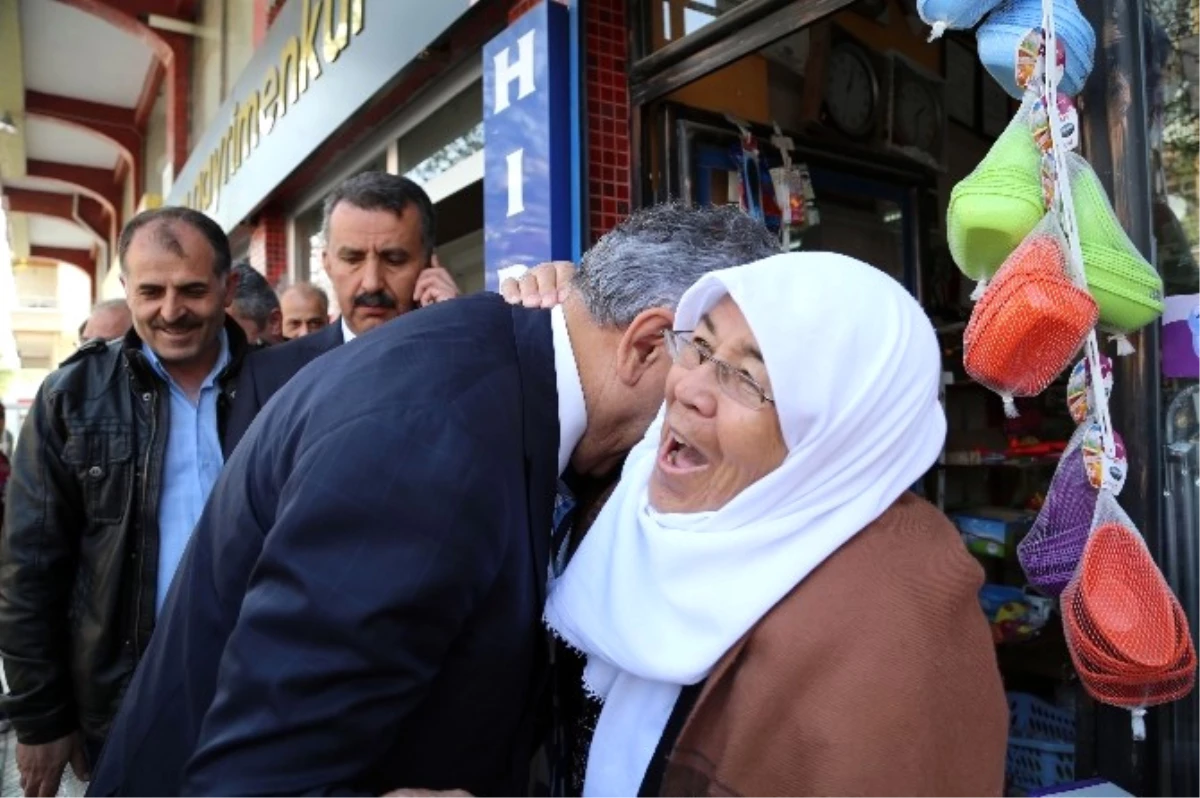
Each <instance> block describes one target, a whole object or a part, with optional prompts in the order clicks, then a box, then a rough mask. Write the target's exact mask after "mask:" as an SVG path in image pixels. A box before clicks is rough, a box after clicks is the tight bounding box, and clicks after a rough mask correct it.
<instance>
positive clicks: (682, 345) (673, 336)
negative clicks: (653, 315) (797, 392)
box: [662, 330, 775, 410]
mask: <svg viewBox="0 0 1200 798" xmlns="http://www.w3.org/2000/svg"><path fill="white" fill-rule="evenodd" d="M695 334H696V331H695V330H663V331H662V336H663V342H664V343H665V344H666V347H667V354H668V355H670V356H671V362H672V363H677V364H678V365H680V366H681V367H683V368H685V369H687V370H688V371H694V370H696V369H698V368H700V367H701V366H703V365H704V364H705V363H712V364H713V366H714V367H715V368H716V370H717V385H718V386H720V388H721V390H722V391H723V392H724V393H725V395H726V396H728V397H729V398H730V399H732V400H734V401H735V402H737V403H738V404H740V405H741V406H742V407H745V408H747V409H749V410H762V409H763V408H765V407H766V406H767V405H768V404H772V405H773V404H775V399H774V397H772V396H771V395H770V394H768V393H767V391H766V389H765V388H763V387H762V386H761V385H759V384H758V380H756V379H754V378H753V377H751V376H750V375H749V374H747V373H746V370H745V369H743V368H739V367H737V366H735V365H733V364H732V363H730V362H728V361H726V360H722V359H721V358H719V357H717V356H716V355H715V354H713V353H712V352H705V351H704V350H702V349H701V348H700V347H699V346H698V345H697V344H696V342H695V341H694V340H692V337H693V336H694V335H695ZM685 351H692V352H695V353H696V355H695V356H696V357H697V358H699V360H698V361H697V362H696V364H695V365H694V366H689V365H687V364H686V363H684V362H683V360H684V357H685V355H684V352H685ZM722 374H724V375H725V377H722V376H721V375H722ZM734 379H737V380H738V381H740V382H741V383H742V384H744V385H748V386H749V387H750V388H752V389H753V390H754V392H755V393H756V394H757V395H758V398H759V404H758V405H750V404H747V403H746V400H745V399H744V397H742V396H740V395H739V394H738V393H737V388H736V385H735V384H734V383H733V382H732V380H734Z"/></svg>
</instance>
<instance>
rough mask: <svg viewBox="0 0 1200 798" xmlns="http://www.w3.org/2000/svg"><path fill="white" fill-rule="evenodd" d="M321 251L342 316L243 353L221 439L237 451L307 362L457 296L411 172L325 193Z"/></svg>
mask: <svg viewBox="0 0 1200 798" xmlns="http://www.w3.org/2000/svg"><path fill="white" fill-rule="evenodd" d="M324 213H325V215H324V219H323V222H322V237H323V238H324V240H325V250H324V252H323V254H322V255H321V260H322V263H323V264H324V267H325V273H326V274H328V275H329V280H330V282H332V283H333V288H334V293H335V295H336V296H337V301H338V305H339V306H340V307H341V310H342V317H341V318H340V319H338V321H336V322H335V323H333V324H330V325H328V326H327V327H325V329H323V330H321V331H320V332H317V333H314V334H312V335H309V336H304V337H302V338H299V339H297V340H296V341H289V342H287V343H284V344H279V345H276V346H271V347H267V348H265V349H261V350H259V351H257V352H254V353H253V354H252V355H251V356H249V357H247V358H246V361H245V363H244V364H243V365H242V370H241V374H240V376H239V379H238V386H237V395H236V397H235V399H234V403H233V407H232V408H231V409H230V413H229V423H228V426H227V427H226V433H225V439H224V441H223V444H224V450H225V458H226V459H229V455H230V454H232V453H233V450H234V448H236V447H237V444H238V441H240V440H241V439H242V436H243V435H245V434H246V430H247V428H249V426H250V424H251V422H253V421H254V417H255V416H257V415H258V411H260V410H261V409H262V408H263V406H264V405H266V403H267V402H268V401H269V400H270V398H271V397H272V396H274V395H275V392H276V391H278V390H279V389H280V388H282V387H283V385H284V384H285V383H286V382H287V381H288V380H290V379H291V378H292V377H293V376H294V375H295V374H296V372H298V371H299V370H300V369H302V368H304V367H305V366H306V365H308V363H309V362H311V361H312V360H315V359H316V358H317V357H320V356H321V355H323V354H325V353H326V352H328V351H329V350H330V349H333V348H334V347H338V346H341V345H342V344H343V343H347V342H349V341H351V340H353V339H354V338H355V337H356V336H359V335H362V334H363V333H365V332H367V331H368V330H373V329H375V328H376V327H378V326H380V325H381V324H385V323H387V322H389V321H391V320H392V319H394V318H396V317H397V316H399V315H401V314H402V313H407V312H408V311H410V310H413V309H414V308H418V307H424V306H426V305H431V304H433V303H435V302H441V301H443V300H446V299H453V298H454V297H456V296H458V286H456V285H455V284H454V278H453V277H451V276H450V273H449V272H447V271H446V270H445V269H443V268H442V267H441V265H440V264H438V262H437V256H436V255H434V254H433V244H434V240H435V237H436V236H435V227H436V220H435V216H434V210H433V204H432V203H431V202H430V201H429V195H427V194H426V193H425V190H424V189H422V188H421V187H420V186H418V185H417V184H416V183H414V182H413V181H411V180H409V179H408V178H406V177H400V176H398V175H390V174H387V173H386V172H363V173H361V174H357V175H355V176H354V177H351V178H350V179H349V180H346V181H345V182H344V183H342V184H341V185H339V186H338V187H337V188H335V189H334V190H333V191H332V192H330V194H329V196H328V197H326V198H325V208H324Z"/></svg>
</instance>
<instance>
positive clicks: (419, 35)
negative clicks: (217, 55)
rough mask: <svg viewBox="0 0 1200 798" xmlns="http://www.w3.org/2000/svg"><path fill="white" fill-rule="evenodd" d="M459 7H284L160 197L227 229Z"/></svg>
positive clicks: (364, 2) (351, 1) (383, 1)
mask: <svg viewBox="0 0 1200 798" xmlns="http://www.w3.org/2000/svg"><path fill="white" fill-rule="evenodd" d="M468 7H469V2H468V0H438V2H436V3H433V2H431V3H409V2H396V1H395V0H289V2H287V3H285V4H284V5H283V8H282V10H281V11H280V12H279V15H278V16H277V17H276V18H275V20H274V22H273V23H272V24H271V28H270V31H268V34H267V38H266V40H265V41H264V42H263V44H262V46H260V47H259V48H257V49H256V50H255V52H254V56H253V58H251V60H250V63H249V64H248V65H247V66H246V68H245V69H244V70H243V71H242V76H241V78H239V80H238V82H237V85H236V86H235V87H234V90H233V91H232V92H231V94H230V97H229V99H228V100H227V101H226V102H225V104H224V105H223V106H222V107H221V110H220V111H219V112H218V113H217V115H216V118H215V119H214V121H213V123H212V124H211V125H210V126H209V128H208V130H207V131H205V133H204V135H203V136H202V137H201V138H200V141H198V142H197V143H196V146H195V147H194V149H193V150H192V154H191V156H190V157H189V158H188V162H187V164H186V165H185V166H184V167H183V170H182V171H181V172H180V174H179V176H178V177H177V178H176V180H175V182H174V185H173V186H172V189H171V193H170V195H169V196H168V197H167V204H171V205H187V206H189V207H192V208H195V209H197V210H201V211H204V212H205V213H207V214H208V215H210V216H212V217H213V218H214V219H216V220H217V221H218V222H220V224H221V226H222V227H224V228H225V229H226V230H229V229H232V228H233V227H234V226H236V225H237V224H238V223H239V222H240V221H242V220H243V219H244V218H245V217H246V216H247V215H249V214H250V213H251V212H253V211H254V210H255V208H257V207H258V205H259V204H260V203H261V202H262V201H263V200H264V199H265V198H266V197H267V196H268V195H269V194H270V192H271V191H272V190H274V188H275V187H276V186H278V185H279V184H280V183H281V182H283V180H284V179H285V178H287V176H288V175H289V174H291V173H292V172H293V171H294V170H295V169H296V168H297V167H298V166H300V165H301V164H302V163H303V162H304V161H305V159H306V158H308V157H309V156H310V155H311V154H312V153H313V152H314V151H315V150H316V149H317V148H318V147H319V146H320V145H321V144H322V143H324V142H325V140H326V139H328V138H329V136H330V135H332V134H333V133H334V132H335V131H336V130H337V129H338V128H339V127H341V126H342V125H343V124H345V123H346V121H347V120H349V119H350V117H351V116H352V115H353V114H354V113H355V112H356V111H357V110H358V109H359V108H361V107H362V106H363V105H364V104H365V103H366V102H367V101H368V100H370V99H371V98H372V97H373V96H374V95H375V94H377V93H378V92H380V91H381V90H382V89H384V88H385V87H386V86H387V85H388V83H390V82H391V81H392V80H393V79H394V78H395V77H396V76H397V75H398V74H399V73H400V72H401V70H403V69H404V67H406V66H408V65H409V64H410V63H411V62H412V61H413V59H414V58H416V57H417V56H418V55H419V54H420V53H421V52H422V51H424V50H425V49H426V48H427V47H428V46H429V45H430V44H432V43H433V41H434V40H435V39H437V38H438V37H439V36H440V35H442V33H444V32H445V31H446V29H447V28H449V27H450V25H451V24H453V22H454V21H455V20H456V19H457V18H458V17H459V16H460V15H461V14H462V13H463V12H465V11H466V10H467V8H468Z"/></svg>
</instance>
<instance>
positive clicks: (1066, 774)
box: [1004, 736, 1075, 794]
mask: <svg viewBox="0 0 1200 798" xmlns="http://www.w3.org/2000/svg"><path fill="white" fill-rule="evenodd" d="M1004 771H1005V775H1006V776H1007V777H1008V788H1009V792H1010V793H1012V792H1017V793H1019V794H1024V793H1028V792H1030V791H1032V790H1039V789H1042V788H1044V787H1053V786H1054V785H1056V784H1066V783H1068V782H1072V781H1074V780H1075V744H1074V743H1056V742H1050V741H1047V740H1031V739H1029V738H1026V737H1012V736H1010V737H1009V738H1008V756H1007V760H1006V764H1005V768H1004Z"/></svg>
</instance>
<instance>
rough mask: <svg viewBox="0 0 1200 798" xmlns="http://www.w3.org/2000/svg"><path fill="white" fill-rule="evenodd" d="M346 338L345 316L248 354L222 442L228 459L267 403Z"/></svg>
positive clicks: (243, 364)
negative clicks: (300, 336)
mask: <svg viewBox="0 0 1200 798" xmlns="http://www.w3.org/2000/svg"><path fill="white" fill-rule="evenodd" d="M343 341H344V339H343V338H342V320H341V319H338V320H337V321H335V322H334V323H333V324H327V325H325V328H324V329H322V330H318V331H317V332H315V333H313V334H312V335H306V336H304V337H303V338H297V339H296V340H294V341H287V342H285V343H282V344H276V345H275V346H268V347H265V348H263V349H258V350H255V351H254V352H251V353H250V354H249V355H247V356H246V359H245V361H243V363H242V370H241V372H240V373H239V374H238V384H237V391H236V393H235V394H234V397H233V406H232V407H230V409H229V421H228V422H227V423H226V426H225V438H224V440H222V442H221V446H222V448H223V449H224V451H225V459H226V460H228V459H229V456H230V455H231V454H233V450H234V449H236V448H237V445H238V441H240V440H241V439H242V436H243V435H245V434H246V430H247V429H249V428H250V424H251V422H253V421H254V418H255V416H257V415H258V411H260V410H262V409H263V405H265V404H266V403H267V402H268V401H270V399H271V397H272V396H274V395H275V393H276V392H277V391H278V390H279V389H280V388H282V387H283V386H284V385H285V384H286V383H287V381H288V380H290V379H291V378H292V377H294V376H296V373H297V372H298V371H300V369H302V368H304V367H305V366H307V365H308V364H309V363H311V362H312V361H314V360H316V359H317V358H318V357H320V356H321V355H323V354H325V353H326V352H328V351H329V350H330V349H334V348H336V347H339V346H341V345H342V343H343Z"/></svg>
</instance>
